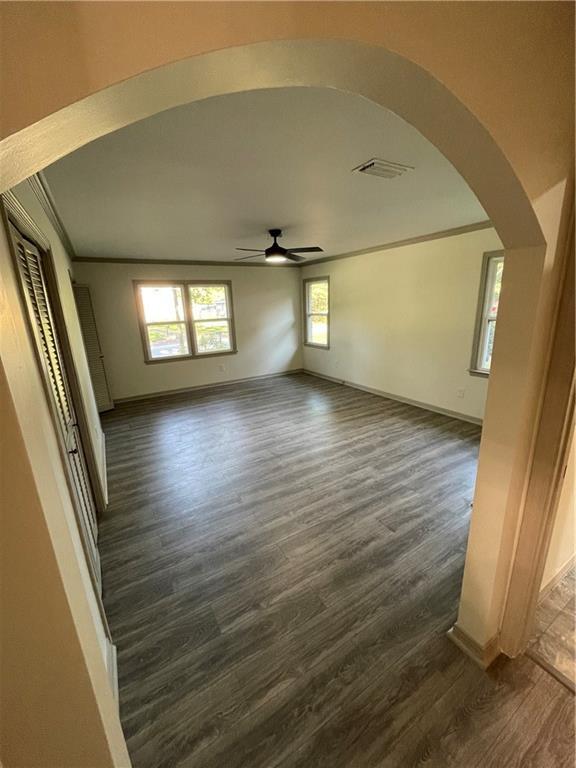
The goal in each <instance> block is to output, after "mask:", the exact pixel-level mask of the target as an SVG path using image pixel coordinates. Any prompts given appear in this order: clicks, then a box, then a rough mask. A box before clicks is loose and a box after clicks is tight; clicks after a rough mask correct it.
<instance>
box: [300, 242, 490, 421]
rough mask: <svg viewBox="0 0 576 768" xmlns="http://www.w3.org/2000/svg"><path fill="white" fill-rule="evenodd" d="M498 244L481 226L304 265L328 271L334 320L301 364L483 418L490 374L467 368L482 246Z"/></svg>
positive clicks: (309, 271) (308, 271) (307, 271)
mask: <svg viewBox="0 0 576 768" xmlns="http://www.w3.org/2000/svg"><path fill="white" fill-rule="evenodd" d="M501 247H502V246H501V243H500V240H499V238H498V236H497V234H496V232H495V231H494V230H493V229H486V230H480V231H477V232H470V233H467V234H463V235H457V236H453V237H447V238H444V239H441V240H431V241H427V242H422V243H418V244H414V245H405V246H402V247H399V248H392V249H389V250H384V251H380V252H378V253H371V254H366V255H362V256H354V257H351V258H348V259H342V260H339V261H332V262H327V263H325V264H318V265H310V266H307V267H305V268H304V269H303V270H302V276H303V277H304V278H305V277H314V276H323V275H328V276H329V277H330V290H331V326H330V349H329V350H322V349H315V348H311V347H305V348H304V355H303V360H304V368H306V369H308V370H310V371H314V372H316V373H320V374H323V375H325V376H331V377H334V378H337V379H341V380H344V381H347V382H350V383H353V384H358V385H360V386H364V387H369V388H372V389H377V390H380V391H382V392H385V393H388V394H390V395H393V396H398V397H401V398H406V399H409V400H413V401H416V402H419V403H422V404H426V405H429V406H431V407H435V408H440V409H444V410H447V411H451V412H454V413H459V414H462V415H465V416H468V417H472V418H474V419H481V418H482V417H483V414H484V404H485V400H486V391H487V386H488V380H487V379H486V378H482V377H478V376H471V375H470V374H469V373H468V368H469V366H470V357H471V352H472V342H473V334H474V324H475V319H476V306H477V300H478V291H479V286H480V275H481V267H482V256H483V253H484V252H485V251H493V250H499V249H500V248H501ZM459 393H460V394H463V396H462V397H459Z"/></svg>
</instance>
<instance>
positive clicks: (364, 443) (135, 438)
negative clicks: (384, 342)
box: [100, 374, 574, 768]
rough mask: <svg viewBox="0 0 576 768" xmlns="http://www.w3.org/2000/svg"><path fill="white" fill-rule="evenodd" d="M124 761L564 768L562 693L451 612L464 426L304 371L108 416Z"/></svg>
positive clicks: (475, 434)
mask: <svg viewBox="0 0 576 768" xmlns="http://www.w3.org/2000/svg"><path fill="white" fill-rule="evenodd" d="M104 427H105V431H106V437H107V449H108V465H109V486H110V506H109V508H108V510H107V512H106V514H105V516H104V519H103V520H102V523H101V526H100V551H101V555H102V565H103V576H104V589H105V605H106V610H107V613H108V617H109V621H110V625H111V629H112V634H113V637H114V641H115V642H116V643H117V646H118V664H119V685H120V700H121V716H122V722H123V727H124V730H125V734H126V737H127V740H128V746H129V750H130V753H131V756H132V760H133V764H134V766H135V768H168V767H169V766H170V767H176V766H178V767H179V768H192V767H193V768H208V767H209V768H275V767H277V766H278V767H280V766H282V767H284V768H286V767H289V768H367V767H368V766H371V767H372V766H373V767H375V766H379V767H384V766H386V767H388V768H400V767H401V768H405V767H407V766H413V765H423V764H425V765H426V766H438V768H440V767H442V768H446V767H447V766H459V767H461V768H487V767H491V766H492V767H494V766H499V767H500V766H501V767H502V768H513V767H514V766H527V765H530V766H531V768H540V767H542V768H543V767H544V766H546V767H547V766H550V768H552V767H554V768H564V766H565V767H566V768H568V766H570V768H572V766H573V760H574V752H573V711H574V708H573V702H574V699H573V697H572V695H571V694H570V693H569V692H568V691H567V690H566V688H565V687H564V686H562V685H561V684H560V683H559V682H558V681H556V680H554V679H553V678H552V677H550V676H549V675H548V674H547V673H546V672H545V671H544V670H543V669H542V668H540V667H539V666H537V665H536V664H534V662H532V661H531V660H529V659H528V658H526V657H523V658H521V659H519V660H516V661H515V662H511V663H497V664H496V665H495V668H494V669H493V670H492V671H491V672H490V673H483V672H481V671H480V670H479V669H478V668H476V667H475V666H474V664H473V663H472V662H470V661H469V660H468V659H467V658H466V657H465V656H464V655H463V654H462V653H461V652H460V651H459V650H458V649H457V648H456V647H455V646H453V645H452V644H451V642H450V641H449V640H448V639H447V638H446V635H445V633H446V630H447V629H448V628H449V627H450V626H451V624H452V623H453V621H454V619H455V616H456V609H457V603H458V594H459V590H460V583H461V577H462V568H463V562H464V553H465V546H466V537H467V533H468V520H469V512H470V501H471V497H472V488H473V483H474V477H475V472H476V457H477V452H478V445H479V436H480V432H479V428H478V427H476V426H474V425H472V424H467V423H464V422H460V421H456V420H454V419H450V418H448V417H445V416H442V415H438V414H433V413H429V412H426V411H423V410H420V409H417V408H414V407H411V406H408V405H404V404H401V403H398V402H394V401H391V400H386V399H383V398H379V397H376V396H374V395H370V394H366V393H363V392H358V391H355V390H352V389H349V388H345V387H343V386H339V385H337V384H332V383H329V382H326V381H323V380H319V379H316V378H312V377H310V376H306V375H304V374H299V375H293V376H287V377H281V378H275V379H267V380H261V381H257V382H250V383H245V384H239V385H235V386H233V387H226V388H219V389H213V390H199V391H197V392H196V393H189V394H180V395H174V396H171V397H169V398H164V399H157V400H149V401H140V402H136V403H131V404H126V405H122V406H120V407H118V408H117V409H116V410H115V411H113V412H111V413H110V414H107V415H106V416H105V418H104Z"/></svg>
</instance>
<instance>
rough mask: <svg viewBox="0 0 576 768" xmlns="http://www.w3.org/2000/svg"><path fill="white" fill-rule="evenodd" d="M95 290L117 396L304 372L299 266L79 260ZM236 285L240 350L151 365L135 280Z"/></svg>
mask: <svg viewBox="0 0 576 768" xmlns="http://www.w3.org/2000/svg"><path fill="white" fill-rule="evenodd" d="M74 275H75V279H76V280H77V281H78V282H79V283H84V284H86V285H89V286H90V291H91V294H92V301H93V303H94V313H95V315H96V324H97V326H98V332H99V334H100V343H101V345H102V351H103V354H104V364H105V366H106V372H107V374H108V377H109V381H110V386H111V389H112V397H113V398H114V399H122V398H126V397H134V396H139V395H146V394H151V393H154V392H165V391H168V390H176V389H185V388H187V387H194V386H201V385H205V384H213V383H218V382H223V381H231V380H235V379H243V378H249V377H251V376H262V375H266V374H271V373H280V372H282V371H289V370H293V369H297V368H301V367H302V352H301V346H300V273H299V270H297V269H293V268H272V267H270V268H262V267H234V266H233V267H206V266H202V265H174V264H115V263H96V262H76V263H75V264H74ZM156 279H158V280H160V279H161V280H219V279H222V280H231V281H232V295H233V302H234V318H235V325H236V342H237V347H238V353H237V354H235V355H223V356H219V357H209V358H204V359H188V360H180V361H170V362H166V363H161V364H152V365H147V364H146V363H145V362H144V352H143V349H142V340H141V337H140V330H139V326H138V315H137V312H136V303H135V297H134V288H133V283H132V281H133V280H156Z"/></svg>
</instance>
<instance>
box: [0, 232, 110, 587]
mask: <svg viewBox="0 0 576 768" xmlns="http://www.w3.org/2000/svg"><path fill="white" fill-rule="evenodd" d="M10 233H11V236H12V241H13V244H14V248H15V251H16V256H17V258H16V263H17V266H18V272H19V275H20V279H21V284H22V288H23V296H24V299H25V302H26V307H27V309H28V315H29V318H30V322H31V326H32V327H31V330H32V331H33V336H34V339H35V341H36V347H37V349H38V353H39V362H40V363H41V366H42V369H43V371H44V379H45V381H46V383H47V388H48V391H49V395H50V400H51V401H52V403H53V405H54V408H53V411H54V413H55V416H56V421H57V424H58V427H59V433H60V440H61V442H62V445H63V454H64V455H65V457H66V464H67V468H68V474H69V479H70V486H71V493H72V496H73V501H74V505H75V510H76V513H77V520H78V527H79V531H80V535H81V537H82V540H83V543H84V550H85V552H86V558H87V561H88V564H89V567H90V570H91V571H92V574H93V577H94V580H95V584H96V586H97V588H98V591H101V589H102V587H101V576H100V558H99V555H98V549H97V546H96V541H97V535H98V529H97V519H96V505H95V503H94V497H93V494H92V487H91V485H90V481H89V478H88V470H87V465H86V459H85V455H84V450H83V446H82V441H81V439H80V434H79V432H78V429H77V424H76V415H75V412H74V405H73V403H72V398H71V395H70V387H69V384H68V379H67V375H66V368H65V365H64V358H63V355H62V349H61V347H60V343H59V340H58V332H57V328H56V324H55V322H54V317H53V314H52V309H51V306H50V298H49V293H48V288H47V283H46V277H45V274H44V271H43V269H44V268H43V264H42V256H41V254H40V252H39V250H38V249H37V248H36V246H35V245H33V244H32V243H30V242H28V241H27V240H26V239H25V238H24V237H22V235H21V234H20V233H19V232H18V230H17V229H16V228H15V227H13V226H12V225H10Z"/></svg>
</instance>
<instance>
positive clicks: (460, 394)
mask: <svg viewBox="0 0 576 768" xmlns="http://www.w3.org/2000/svg"><path fill="white" fill-rule="evenodd" d="M465 394H466V390H465V389H457V390H456V397H459V398H463V397H464V395H465Z"/></svg>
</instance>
